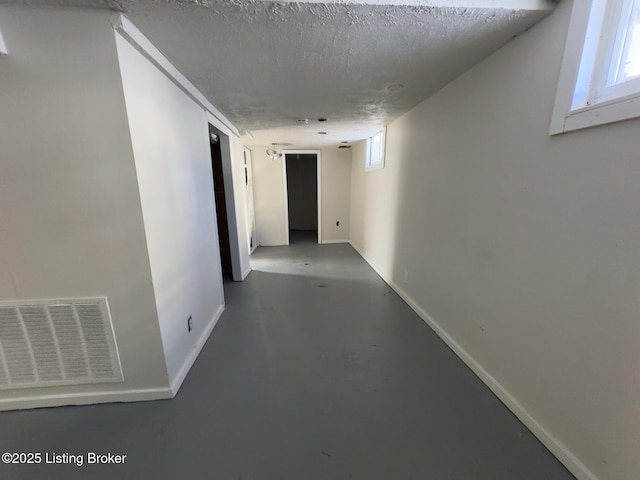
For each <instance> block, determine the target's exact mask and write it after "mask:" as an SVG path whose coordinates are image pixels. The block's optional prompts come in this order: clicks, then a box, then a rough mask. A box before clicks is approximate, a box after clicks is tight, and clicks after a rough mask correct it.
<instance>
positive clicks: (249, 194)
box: [243, 147, 258, 253]
mask: <svg viewBox="0 0 640 480" xmlns="http://www.w3.org/2000/svg"><path fill="white" fill-rule="evenodd" d="M243 155H244V157H243V162H246V165H243V166H244V168H246V175H247V179H246V184H245V190H246V196H245V200H246V206H247V207H246V209H247V218H246V219H245V220H246V225H247V227H246V228H247V243H248V245H249V250H250V253H251V252H253V251H254V250H255V249H256V247H257V245H258V244H257V242H256V211H255V205H254V202H253V166H252V163H251V150H249V149H248V148H246V147H243Z"/></svg>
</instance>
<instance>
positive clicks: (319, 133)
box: [318, 132, 327, 135]
mask: <svg viewBox="0 0 640 480" xmlns="http://www.w3.org/2000/svg"><path fill="white" fill-rule="evenodd" d="M326 134H327V132H318V135H326Z"/></svg>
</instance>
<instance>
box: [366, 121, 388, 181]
mask: <svg viewBox="0 0 640 480" xmlns="http://www.w3.org/2000/svg"><path fill="white" fill-rule="evenodd" d="M384 146H385V142H384V130H380V131H379V132H378V133H376V134H375V135H373V136H372V137H370V138H368V139H367V158H366V161H365V166H364V169H365V171H370V170H378V169H380V168H384Z"/></svg>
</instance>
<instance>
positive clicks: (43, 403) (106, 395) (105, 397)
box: [0, 388, 173, 411]
mask: <svg viewBox="0 0 640 480" xmlns="http://www.w3.org/2000/svg"><path fill="white" fill-rule="evenodd" d="M172 397H173V394H172V393H171V390H170V389H169V388H145V389H135V390H122V391H115V392H114V391H109V392H74V393H65V394H57V395H55V394H54V395H51V394H49V395H47V394H43V395H29V396H25V397H11V398H3V399H1V400H0V411H6V410H29V409H32V408H44V407H62V406H65V405H93V404H96V403H115V402H146V401H149V400H165V399H169V398H172Z"/></svg>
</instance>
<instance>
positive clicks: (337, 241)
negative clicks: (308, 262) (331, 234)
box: [322, 239, 351, 243]
mask: <svg viewBox="0 0 640 480" xmlns="http://www.w3.org/2000/svg"><path fill="white" fill-rule="evenodd" d="M322 243H351V242H349V240H346V239H344V240H322Z"/></svg>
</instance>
